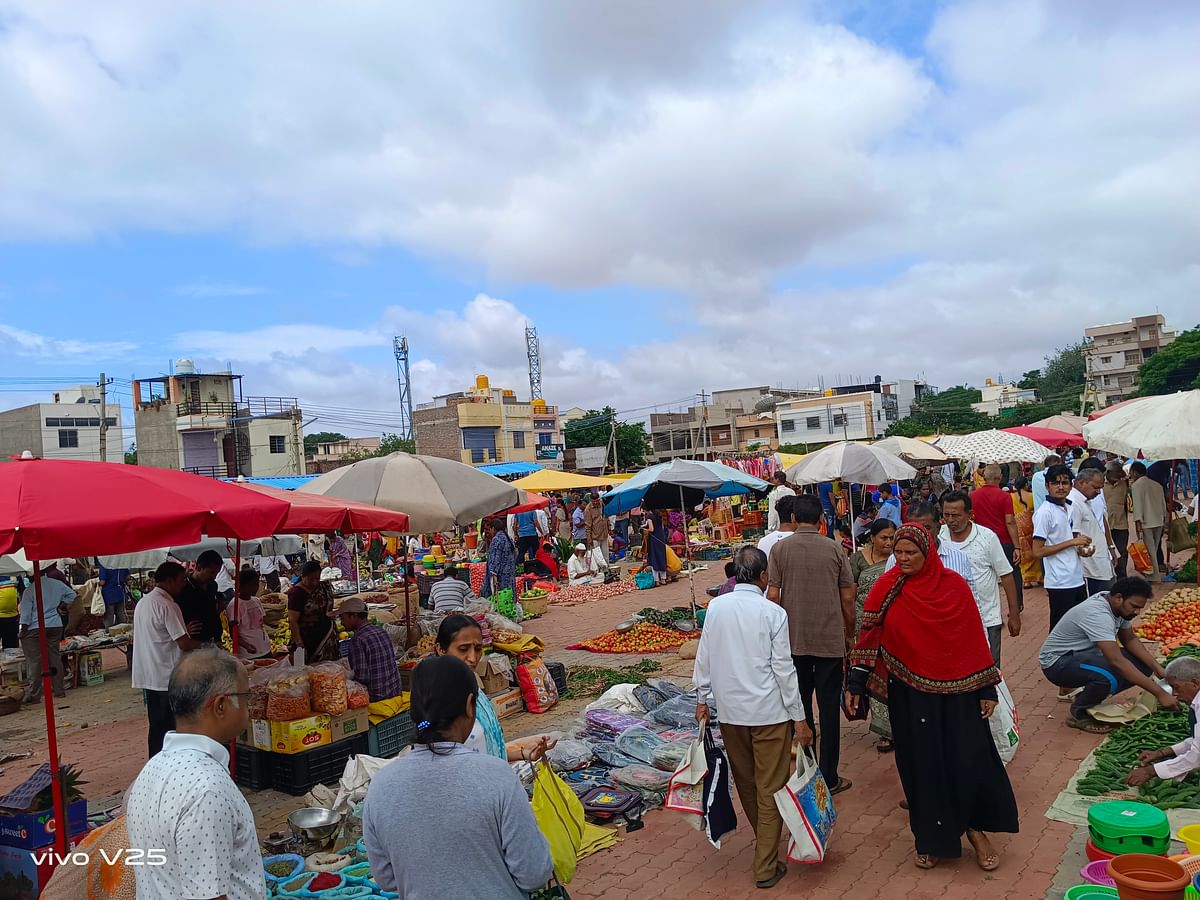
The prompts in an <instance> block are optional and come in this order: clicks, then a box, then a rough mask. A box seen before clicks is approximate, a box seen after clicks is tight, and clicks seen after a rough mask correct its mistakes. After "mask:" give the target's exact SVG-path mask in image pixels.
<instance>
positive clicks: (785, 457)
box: [775, 451, 808, 470]
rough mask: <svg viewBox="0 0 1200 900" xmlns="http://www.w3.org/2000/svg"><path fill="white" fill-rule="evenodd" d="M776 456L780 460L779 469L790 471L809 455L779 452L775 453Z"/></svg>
mask: <svg viewBox="0 0 1200 900" xmlns="http://www.w3.org/2000/svg"><path fill="white" fill-rule="evenodd" d="M775 456H776V458H777V459H778V460H779V467H780V468H781V469H785V470H786V469H790V468H791V467H792V466H794V465H795V464H796V463H798V462H800V460H802V459H804V457H806V456H808V454H807V453H781V452H778V451H777V452H776V453H775Z"/></svg>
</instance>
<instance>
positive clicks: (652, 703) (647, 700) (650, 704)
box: [633, 684, 671, 711]
mask: <svg viewBox="0 0 1200 900" xmlns="http://www.w3.org/2000/svg"><path fill="white" fill-rule="evenodd" d="M633 696H635V697H637V701H638V703H640V704H642V706H643V707H644V708H645V709H647V710H650V711H653V710H656V709H658V708H659V707H660V706H662V705H663V704H664V703H666V702H667V701H668V700H670V699H671V698H670V697H668V696H667V695H666V694H664V693H663V692H662V691H660V690H658V688H655V687H651V686H650V685H648V684H639V685H638V686H637V687H635V688H634V689H633Z"/></svg>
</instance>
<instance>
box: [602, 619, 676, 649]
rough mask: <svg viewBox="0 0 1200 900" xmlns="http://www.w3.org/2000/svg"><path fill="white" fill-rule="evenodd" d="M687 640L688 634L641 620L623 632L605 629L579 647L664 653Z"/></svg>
mask: <svg viewBox="0 0 1200 900" xmlns="http://www.w3.org/2000/svg"><path fill="white" fill-rule="evenodd" d="M687 641H688V635H685V634H681V633H680V632H678V631H675V630H674V629H672V628H663V627H662V626H661V625H654V624H651V623H650V622H641V623H639V624H637V625H634V626H633V628H631V629H630V630H629V631H626V632H625V633H624V634H622V633H621V632H619V631H606V632H605V633H604V634H602V635H600V636H599V637H594V638H591V639H590V640H586V641H584V642H583V643H581V644H580V645H579V647H580V648H581V649H583V650H591V651H592V652H593V653H665V652H668V651H670V650H678V649H679V648H680V647H681V646H682V645H683V644H685V643H687Z"/></svg>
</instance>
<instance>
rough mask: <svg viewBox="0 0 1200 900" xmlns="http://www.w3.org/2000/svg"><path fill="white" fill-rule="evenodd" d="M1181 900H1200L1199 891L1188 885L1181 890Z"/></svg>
mask: <svg viewBox="0 0 1200 900" xmlns="http://www.w3.org/2000/svg"><path fill="white" fill-rule="evenodd" d="M1183 900H1200V891H1198V890H1196V889H1195V888H1194V887H1192V886H1191V885H1190V884H1189V885H1188V886H1187V887H1185V888H1184V889H1183Z"/></svg>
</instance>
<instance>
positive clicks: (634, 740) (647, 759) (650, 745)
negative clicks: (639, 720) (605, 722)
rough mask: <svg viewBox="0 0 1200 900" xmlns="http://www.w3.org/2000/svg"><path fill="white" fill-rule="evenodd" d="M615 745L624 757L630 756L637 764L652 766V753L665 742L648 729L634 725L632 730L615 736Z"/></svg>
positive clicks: (629, 729) (628, 729) (626, 730)
mask: <svg viewBox="0 0 1200 900" xmlns="http://www.w3.org/2000/svg"><path fill="white" fill-rule="evenodd" d="M615 743H616V745H617V749H618V750H620V751H621V752H622V753H624V754H625V755H626V756H632V757H633V758H634V759H636V760H637V761H638V762H641V763H645V764H646V765H648V766H652V765H653V764H654V751H655V750H657V749H658V748H659V747H661V746H662V745H663V744H665V743H666V741H664V740H663V739H662V738H661V737H659V736H658V735H657V734H655V733H654V732H653V731H651V730H650V729H649V728H643V727H642V726H641V725H635V726H633V727H632V728H626V729H625V730H624V731H622V732H621V733H620V734H619V735H617V739H616V741H615Z"/></svg>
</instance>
